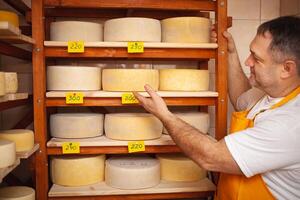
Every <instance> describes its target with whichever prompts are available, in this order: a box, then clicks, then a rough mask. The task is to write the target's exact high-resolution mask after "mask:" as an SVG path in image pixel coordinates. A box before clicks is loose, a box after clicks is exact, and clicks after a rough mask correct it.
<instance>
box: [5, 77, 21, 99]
mask: <svg viewBox="0 0 300 200" xmlns="http://www.w3.org/2000/svg"><path fill="white" fill-rule="evenodd" d="M4 74H5V92H6V93H7V94H14V93H17V91H18V75H17V73H16V72H5V73H4Z"/></svg>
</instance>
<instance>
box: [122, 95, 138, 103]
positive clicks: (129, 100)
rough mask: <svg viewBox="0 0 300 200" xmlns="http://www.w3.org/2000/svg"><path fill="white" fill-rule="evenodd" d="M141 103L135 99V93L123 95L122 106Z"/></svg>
mask: <svg viewBox="0 0 300 200" xmlns="http://www.w3.org/2000/svg"><path fill="white" fill-rule="evenodd" d="M136 103H139V100H137V98H135V96H134V95H133V93H123V94H122V104H136Z"/></svg>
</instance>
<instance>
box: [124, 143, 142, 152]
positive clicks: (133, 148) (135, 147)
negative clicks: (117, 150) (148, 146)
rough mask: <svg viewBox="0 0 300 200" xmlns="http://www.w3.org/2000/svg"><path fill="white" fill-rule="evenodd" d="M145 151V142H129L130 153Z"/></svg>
mask: <svg viewBox="0 0 300 200" xmlns="http://www.w3.org/2000/svg"><path fill="white" fill-rule="evenodd" d="M140 151H145V143H144V141H135V142H128V152H129V153H134V152H140Z"/></svg>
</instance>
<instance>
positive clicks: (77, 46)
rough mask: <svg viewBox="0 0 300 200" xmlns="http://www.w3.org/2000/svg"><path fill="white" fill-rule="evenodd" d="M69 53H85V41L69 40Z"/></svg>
mask: <svg viewBox="0 0 300 200" xmlns="http://www.w3.org/2000/svg"><path fill="white" fill-rule="evenodd" d="M68 53H84V42H83V41H68Z"/></svg>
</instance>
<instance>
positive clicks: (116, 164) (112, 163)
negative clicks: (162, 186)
mask: <svg viewBox="0 0 300 200" xmlns="http://www.w3.org/2000/svg"><path fill="white" fill-rule="evenodd" d="M159 182H160V165H159V161H158V160H157V159H155V158H151V157H148V156H128V155H123V156H112V157H110V158H109V159H107V160H106V163H105V183H106V184H107V185H109V186H111V187H114V188H119V189H124V190H131V189H143V188H151V187H154V186H156V185H157V184H159Z"/></svg>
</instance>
